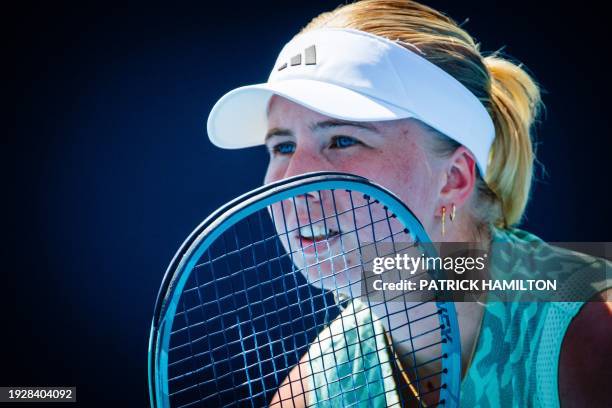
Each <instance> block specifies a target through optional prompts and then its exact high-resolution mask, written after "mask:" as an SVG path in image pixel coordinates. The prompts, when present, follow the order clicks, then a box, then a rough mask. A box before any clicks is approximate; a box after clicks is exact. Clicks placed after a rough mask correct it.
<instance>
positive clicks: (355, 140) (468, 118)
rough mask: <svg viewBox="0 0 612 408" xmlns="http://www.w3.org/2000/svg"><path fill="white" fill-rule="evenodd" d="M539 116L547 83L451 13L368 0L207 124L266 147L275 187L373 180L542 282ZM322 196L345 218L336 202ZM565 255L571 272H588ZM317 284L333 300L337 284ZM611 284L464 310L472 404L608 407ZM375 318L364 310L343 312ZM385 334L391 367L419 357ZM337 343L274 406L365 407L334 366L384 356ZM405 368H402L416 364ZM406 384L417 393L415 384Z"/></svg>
mask: <svg viewBox="0 0 612 408" xmlns="http://www.w3.org/2000/svg"><path fill="white" fill-rule="evenodd" d="M540 105H541V100H540V93H539V89H538V85H537V84H536V83H535V82H534V80H533V79H532V78H531V77H530V75H529V74H528V73H527V72H525V70H523V69H522V68H521V66H519V65H516V64H514V63H513V62H511V61H509V60H507V59H505V58H503V57H502V56H500V55H497V54H492V55H487V56H485V55H483V54H482V53H481V51H480V50H479V47H478V45H477V44H476V43H475V41H474V39H473V38H472V37H471V36H470V35H469V34H468V33H467V32H466V31H465V30H464V29H463V28H461V27H460V26H459V25H457V24H456V23H455V22H454V21H453V20H451V19H450V18H448V17H447V16H445V15H444V14H442V13H440V12H438V11H436V10H434V9H432V8H430V7H427V6H424V5H422V4H419V3H416V2H413V1H408V0H363V1H359V2H356V3H352V4H347V5H344V6H341V7H339V8H337V9H336V10H333V11H331V12H325V13H322V14H321V15H319V16H318V17H316V18H314V19H313V20H312V21H311V22H310V23H309V24H308V25H307V26H306V27H305V28H304V29H303V30H302V31H301V32H300V33H299V34H298V35H297V36H295V37H294V38H293V39H292V40H291V41H290V42H289V43H288V44H286V45H285V47H284V48H283V49H282V51H281V52H280V55H279V56H278V59H277V60H276V63H275V64H274V67H273V69H272V72H271V74H270V77H269V79H268V82H267V83H264V84H257V85H250V86H246V87H242V88H238V89H235V90H233V91H231V92H229V93H228V94H226V95H225V96H223V98H221V99H220V100H219V101H218V102H217V104H216V105H215V107H214V108H213V110H212V112H211V114H210V116H209V120H208V134H209V137H210V139H211V141H212V142H213V143H214V144H216V145H218V146H220V147H223V148H242V147H248V146H255V145H261V144H265V145H266V146H267V147H268V150H269V152H270V162H269V165H268V170H267V173H266V176H265V181H266V183H268V182H273V181H277V180H280V179H283V178H287V177H290V176H295V175H299V174H303V173H306V172H311V171H323V170H330V171H342V172H348V173H354V174H357V175H360V176H364V177H367V178H369V179H371V180H373V181H375V182H377V183H379V184H381V185H382V186H384V187H386V188H388V189H389V190H391V191H392V192H394V193H395V194H396V195H397V196H399V197H400V198H401V199H402V201H404V202H405V203H406V204H407V205H408V206H409V208H410V209H411V210H412V211H413V212H414V213H415V214H416V215H417V217H418V218H419V219H420V221H421V222H422V224H423V225H424V227H425V229H426V231H427V232H428V234H429V236H430V237H431V238H432V240H434V241H439V242H444V241H449V242H480V243H483V244H485V245H488V244H490V243H491V242H505V243H508V246H509V248H510V249H508V251H510V252H511V253H512V256H511V257H509V259H508V260H506V262H507V267H508V269H509V270H510V269H511V270H513V273H518V274H523V275H526V276H529V275H530V274H532V273H533V272H534V271H536V270H538V268H542V267H543V266H542V265H543V262H544V259H545V258H546V256H548V254H549V253H550V250H549V247H548V246H547V245H546V244H544V243H541V244H542V245H538V246H537V249H533V248H534V247H533V246H529V245H527V244H528V243H530V242H541V241H540V240H539V239H538V238H537V237H535V236H534V235H532V234H530V233H528V232H525V231H522V230H519V229H517V228H515V227H514V226H515V225H517V224H518V223H519V222H520V220H521V217H522V215H523V212H524V210H525V206H526V203H527V200H528V197H529V191H530V187H531V182H532V172H533V171H532V167H533V162H534V152H533V148H532V141H531V136H530V132H531V127H532V124H533V123H534V121H535V120H536V119H537V116H538V110H539V108H540ZM308 199H312V202H313V203H314V202H316V201H319V202H318V205H320V206H321V208H325V207H326V206H329V205H331V204H330V202H329V201H330V199H329V197H327V198H326V197H310V198H306V200H308ZM346 199H348V198H346V197H345V198H342V197H340V198H339V199H338V200H339V203H335V204H337V205H339V206H342V205H343V204H342V200H346ZM298 213H299V209H298ZM342 228H343V227H342V225H341V223H338V224H335V225H333V226H332V227H329V228H328V227H326V228H321V227H316V228H309V229H305V230H303V231H300V237H299V239H300V242H301V244H302V245H303V244H304V242H306V243H310V244H312V245H313V246H317V247H318V248H319V251H324V250H327V251H329V252H330V253H333V245H335V244H333V242H332V241H333V239H334V238H335V237H336V236H338V235H339V234H342V233H343V232H342ZM323 244H324V245H323ZM528 248H531V249H528ZM556 256H558V257H559V259H558V262H556V264H557V265H558V268H563V265H566V264H568V263H572V262H577V261H578V258H580V260H582V262H584V259H585V258H584V256H579V255H576V254H574V253H569V252H563V253H558V255H556ZM605 267H607V268H609V267H610V264H609V263H606V264H605ZM331 269H333V268H331ZM555 272H558V271H554V270H553V271H550V273H555ZM346 279H347V280H350V279H351V277H350V276H349V277H346ZM319 282H320V283H321V286H323V287H325V288H330V287H328V286H327V285H328V284H329V285H331V284H330V283H329V282H330V281H329V280H325V279H323V280H319ZM611 286H612V284H611V283H610V280H607V281H605V280H604V281H603V282H601V285H600V286H599V287H598V288H597V291H596V293H597V294H596V295H595V296H594V297H593V298H592V299H591V300H600V301H598V302H563V303H561V302H555V303H553V302H548V303H546V302H538V303H535V302H533V303H501V302H496V303H487V302H484V303H456V308H457V314H458V320H459V327H460V332H461V348H462V351H463V353H462V354H463V355H462V373H463V378H462V387H461V405H462V406H466V407H471V406H508V407H516V406H534V407H556V406H559V405H560V404H561V405H563V406H588V407H598V406H610V399H609V397H608V389H607V386H608V384H609V382H610V380H611V377H612V376H611V371H610V367H612V358H611V354H612V353H611V351H612V350H611V347H610V345H611V344H612V329H611V326H612V323H611V322H612V317H611V311H612V306H611V303H610V302H608V303H606V302H604V301H601V300H603V299H609V298H610V295H611V294H612V293H611V290H610V288H611ZM364 308H365V306H364V305H363V304H360V303H357V302H356V301H352V302H350V303H349V304H348V305H345V309H344V312H343V314H344V313H347V311H348V313H353V314H356V313H359V312H360V311H363V310H364ZM349 329H350V328H347V327H344V326H343V328H342V330H346V331H347V332H348V330H349ZM384 329H385V330H386V331H387V332H390V333H391V338H392V340H391V341H390V343H389V347H393V346H395V347H396V349H398V350H399V352H397V351H398V350H395V351H394V353H393V355H399V356H403V355H407V354H409V353H410V351H411V350H410V349H409V348H408V349H407V348H406V347H408V346H405V345H402V342H401V339H400V337H401V333H400V332H394V331H393V328H392V327H385V328H384ZM335 341H336V340H334V337H333V336H332V335H330V333H326V334H324V333H322V334H320V335H319V338H318V341H317V346H318V348H319V350H315V349H314V348H313V347H311V349H310V350H309V352H308V353H306V354H305V355H304V356H303V357H302V359H301V361H300V363H299V364H298V365H297V366H296V367H295V368H294V369H293V370H292V371H291V372H290V374H289V376H288V377H287V378H286V379H285V381H284V383H283V385H281V387H280V388H279V390H278V392H277V394H276V395H275V397H274V399H273V401H272V405H273V406H274V405H276V406H279V407H280V406H282V407H300V406H316V405H320V406H343V405H347V404H349V403H354V402H355V401H358V392H359V391H358V390H356V389H351V387H355V385H354V381H352V382H351V381H348V380H347V379H349V380H354V378H352V377H351V372H350V366H351V365H350V364H348V365H346V364H345V365H344V366H345V367H349V368H348V371H346V370H345V371H342V370H333V369H330V366H333V365H334V364H337V361H340V360H342V361H344V362H347V361H348V362H349V363H350V362H351V361H357V360H358V359H364V358H366V357H365V355H366V354H367V350H368V349H369V348H370V347H371V346H372V345H369V344H362V347H360V348H357V349H355V350H354V351H352V352H350V353H348V354H347V352H343V353H344V354H342V355H340V354H338V353H340V352H336V351H334V350H341V349H343V347H342V346H343V345H346V343H347V342H349V340H347V339H346V338H344V339H343V340H342V341H343V342H344V343H343V344H334V342H335ZM322 344H325V346H322ZM321 347H323V348H325V347H326V348H327V349H328V350H327V352H326V351H325V350H321ZM402 348H404V349H402ZM344 349H346V347H345V348H344ZM364 350H365V351H364ZM422 359H426V355H417V360H422ZM400 360H402V361H398V364H397V365H393V367H391V368H390V369H398V368H399V369H400V370H404V369H403V368H402V367H404V368H405V367H407V366H409V365H410V364H411V363H410V361H408V360H403V359H401V358H400ZM313 365H317V366H320V367H322V370H318V371H317V370H313ZM381 369H385V368H384V367H381ZM404 371H405V370H404ZM321 376H323V377H324V378H321ZM425 377H426V376H425ZM394 378H395V377H394ZM403 378H404V379H405V381H406V382H407V383H410V381H411V379H410V375H408V376H404V377H403ZM421 378H424V377H423V375H422V374H421ZM394 381H395V380H394ZM319 384H323V385H326V386H318V385H319ZM331 384H336V385H337V387H338V388H337V389H336V390H334V387H333V386H332V385H331ZM436 385H437V384H432V383H426V384H422V386H423V387H425V388H426V389H430V390H431V391H432V392H431V393H430V394H429V396H428V395H425V394H426V393H425V394H424V393H420V395H421V397H419V398H418V401H416V402H417V403H419V404H422V405H428V404H430V403H432V402H434V401H436V398H435V394H436V393H435V390H436ZM394 386H395V387H396V389H398V390H399V389H400V388H402V387H400V384H397V383H395V384H391V385H390V387H391V388H393V387H394ZM385 387H386V388H384V389H383V390H382V392H383V393H385V392H389V388H388V387H389V385H385ZM404 388H405V387H404ZM338 390H341V392H339V391H338ZM351 393H352V394H351ZM351 395H352V396H351ZM388 401H389V400H387V402H388ZM371 405H372V404H371ZM374 405H375V404H374Z"/></svg>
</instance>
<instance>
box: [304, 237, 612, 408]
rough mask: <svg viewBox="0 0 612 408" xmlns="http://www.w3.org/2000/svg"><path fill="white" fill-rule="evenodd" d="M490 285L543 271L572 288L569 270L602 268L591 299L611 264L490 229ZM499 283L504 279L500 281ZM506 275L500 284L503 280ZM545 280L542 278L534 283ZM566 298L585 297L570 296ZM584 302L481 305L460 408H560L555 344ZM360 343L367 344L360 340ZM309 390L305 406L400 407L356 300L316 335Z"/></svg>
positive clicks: (385, 353) (370, 322)
mask: <svg viewBox="0 0 612 408" xmlns="http://www.w3.org/2000/svg"><path fill="white" fill-rule="evenodd" d="M491 231H492V242H493V245H495V243H496V242H501V243H504V245H503V246H502V249H501V250H499V251H496V252H495V257H496V259H495V262H494V264H495V267H493V268H492V271H491V275H492V277H493V278H507V277H508V276H511V277H512V278H513V279H521V278H522V279H532V278H533V273H532V271H534V270H537V271H542V270H546V276H548V277H549V278H550V279H552V278H557V279H558V280H563V281H564V282H566V281H571V279H568V277H571V276H572V273H574V272H575V269H576V268H575V266H576V265H581V267H584V265H588V267H589V268H596V269H599V268H601V269H602V271H603V273H602V274H601V276H604V279H602V280H601V281H598V282H596V284H595V285H592V286H593V287H591V288H590V289H591V291H592V292H593V293H597V292H601V291H603V290H605V289H607V288H610V287H612V279H610V278H607V279H606V278H605V276H606V275H605V271H610V270H612V269H610V268H611V267H612V263H610V262H608V261H605V260H602V259H599V258H593V257H590V256H588V255H584V254H579V253H576V252H571V251H567V250H559V249H557V248H555V249H553V247H551V246H550V245H548V244H546V243H545V242H544V241H542V240H540V239H539V238H537V237H536V236H534V235H532V234H529V233H527V232H525V231H522V230H519V229H506V230H502V229H496V228H492V230H491ZM500 275H502V276H500ZM504 275H505V276H504ZM542 278H544V276H543V275H542V274H541V273H540V274H539V275H538V279H542ZM568 290H583V289H581V288H577V289H576V288H569V289H568ZM583 304H584V302H527V301H520V298H519V299H517V301H513V302H500V301H494V300H492V299H491V297H489V299H488V300H487V302H486V303H485V311H484V314H483V318H482V323H481V327H480V331H479V333H478V338H477V342H476V346H475V349H474V354H473V356H472V360H471V362H470V364H469V367H468V369H467V371H466V373H465V375H464V377H463V379H462V383H461V397H460V398H461V406H462V407H517V406H529V407H558V406H559V395H558V384H557V377H558V364H559V355H560V352H561V343H562V341H563V337H564V336H565V332H566V331H567V328H568V326H569V324H570V322H571V320H572V318H573V317H574V316H575V315H576V314H577V313H578V312H579V310H580V308H581V307H582V306H583ZM364 339H365V340H364ZM308 353H309V358H310V366H311V371H312V375H311V376H310V381H311V382H313V384H310V386H311V388H310V389H314V390H315V392H312V393H310V395H308V396H307V397H308V398H307V399H308V400H307V403H308V406H317V407H340V406H349V405H350V406H364V407H365V406H368V407H385V406H401V403H400V398H399V395H398V394H397V391H396V390H397V388H398V387H397V386H396V383H395V379H394V378H397V377H394V376H393V375H392V373H393V366H392V361H393V360H392V353H391V350H390V349H389V343H388V342H387V341H385V337H384V327H383V326H382V323H381V321H380V319H379V318H376V317H375V316H373V314H372V313H371V312H370V311H369V309H368V308H367V306H366V305H365V304H364V303H363V302H361V301H360V300H359V299H354V300H353V301H352V302H351V304H350V305H349V306H348V307H347V308H345V309H344V310H343V312H342V313H341V314H340V315H339V316H338V317H337V318H336V319H335V320H334V321H332V322H331V323H330V324H329V325H328V326H327V327H326V328H325V329H323V330H322V331H321V333H319V335H318V337H317V339H316V340H315V341H314V342H313V343H312V345H311V346H310V348H309V350H308Z"/></svg>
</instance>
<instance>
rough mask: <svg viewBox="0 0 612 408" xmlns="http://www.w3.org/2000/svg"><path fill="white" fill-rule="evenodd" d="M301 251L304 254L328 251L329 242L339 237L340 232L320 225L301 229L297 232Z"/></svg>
mask: <svg viewBox="0 0 612 408" xmlns="http://www.w3.org/2000/svg"><path fill="white" fill-rule="evenodd" d="M297 235H298V239H299V240H300V242H301V246H302V248H301V249H302V250H303V251H304V252H306V253H314V252H315V250H316V251H317V252H320V251H322V250H325V249H328V248H327V247H328V245H329V242H330V241H331V240H333V239H334V238H336V237H338V236H339V235H340V231H338V230H335V229H333V228H327V227H325V226H323V225H320V224H314V225H308V226H306V227H301V228H300V229H299V232H298V234H297Z"/></svg>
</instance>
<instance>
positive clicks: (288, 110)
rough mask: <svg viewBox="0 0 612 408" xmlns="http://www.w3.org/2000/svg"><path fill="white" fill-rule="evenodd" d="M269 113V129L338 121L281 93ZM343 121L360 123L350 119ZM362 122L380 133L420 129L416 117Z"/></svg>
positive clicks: (269, 105) (271, 105) (275, 98)
mask: <svg viewBox="0 0 612 408" xmlns="http://www.w3.org/2000/svg"><path fill="white" fill-rule="evenodd" d="M267 115H268V129H271V128H274V127H291V126H298V125H300V124H305V125H312V124H315V123H317V122H325V121H338V120H337V119H336V118H333V117H330V116H327V115H324V114H321V113H319V112H316V111H314V110H312V109H309V108H307V107H305V106H303V105H300V104H298V103H295V102H293V101H291V100H289V99H287V98H284V97H282V96H279V95H273V96H272V97H271V98H270V101H269V102H268V108H267ZM341 122H347V123H358V122H348V121H341ZM362 123H364V124H367V125H368V127H369V126H372V127H374V128H375V129H376V130H377V131H378V132H380V133H386V132H394V133H396V132H401V133H414V132H417V131H419V126H418V121H416V120H414V119H399V120H392V121H374V122H362Z"/></svg>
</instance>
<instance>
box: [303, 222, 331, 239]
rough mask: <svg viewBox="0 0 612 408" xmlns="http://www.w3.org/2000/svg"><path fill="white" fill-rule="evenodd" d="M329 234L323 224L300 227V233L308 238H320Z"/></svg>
mask: <svg viewBox="0 0 612 408" xmlns="http://www.w3.org/2000/svg"><path fill="white" fill-rule="evenodd" d="M330 234H331V231H330V230H327V229H326V228H325V226H324V225H321V224H314V225H308V226H306V227H302V228H300V235H301V236H303V237H304V238H310V239H321V238H325V237H327V236H328V235H330Z"/></svg>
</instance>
